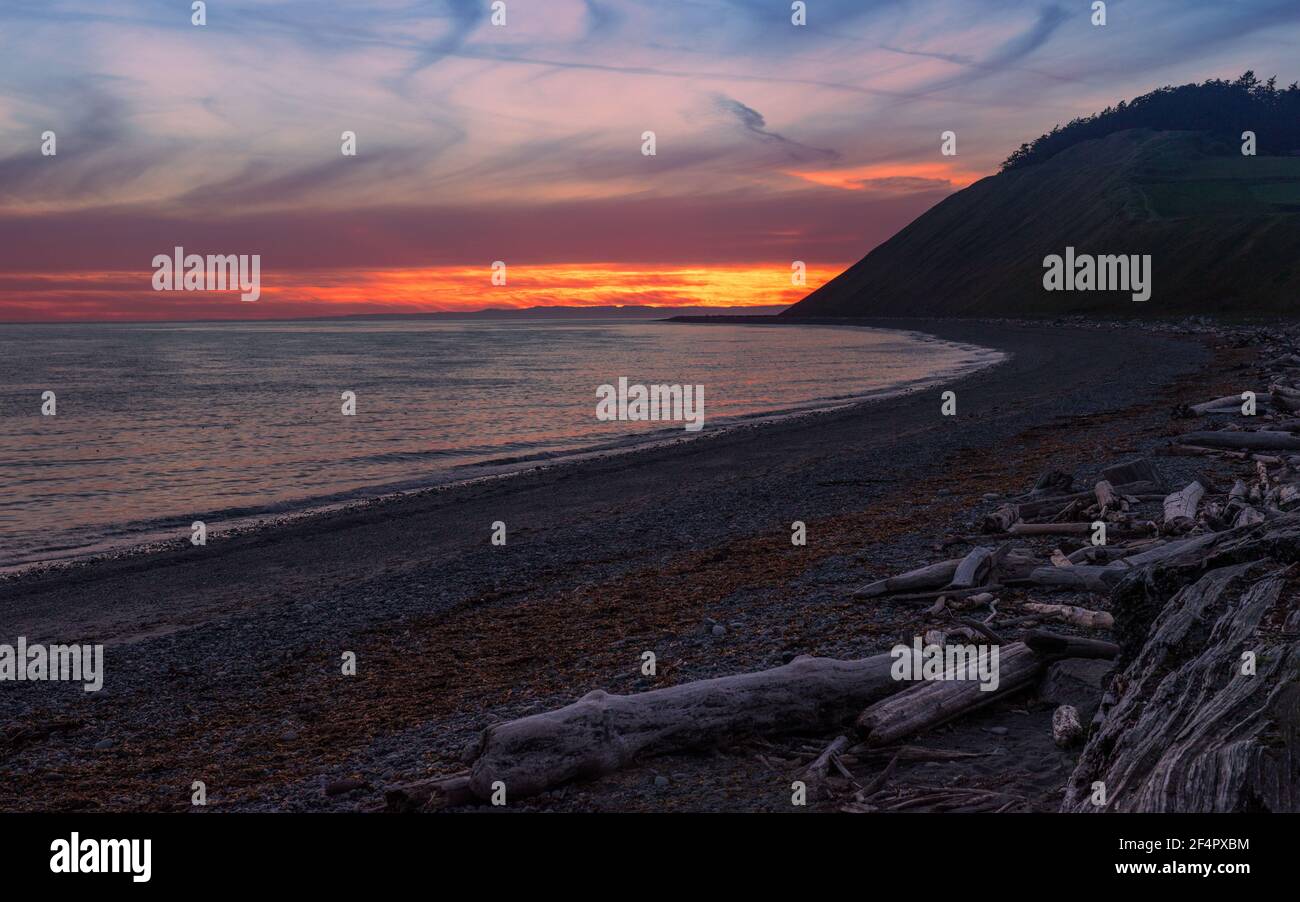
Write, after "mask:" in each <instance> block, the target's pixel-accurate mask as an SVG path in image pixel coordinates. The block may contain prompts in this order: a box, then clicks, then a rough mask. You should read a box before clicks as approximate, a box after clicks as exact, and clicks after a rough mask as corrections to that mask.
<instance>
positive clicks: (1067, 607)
mask: <svg viewBox="0 0 1300 902" xmlns="http://www.w3.org/2000/svg"><path fill="white" fill-rule="evenodd" d="M1025 610H1026V611H1029V612H1030V613H1032V614H1041V615H1042V616H1043V617H1046V618H1047V619H1049V620H1059V621H1061V622H1062V623H1069V624H1073V625H1074V626H1078V627H1082V628H1084V629H1101V630H1108V629H1110V628H1111V627H1113V626H1114V625H1115V618H1114V617H1112V616H1110V614H1108V613H1106V612H1105V611H1090V610H1088V609H1087V608H1080V607H1075V606H1074V605H1072V604H1042V603H1040V602H1034V601H1031V602H1027V603H1026V604H1025Z"/></svg>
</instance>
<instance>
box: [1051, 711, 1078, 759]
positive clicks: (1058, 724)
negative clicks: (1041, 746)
mask: <svg viewBox="0 0 1300 902" xmlns="http://www.w3.org/2000/svg"><path fill="white" fill-rule="evenodd" d="M1082 739H1083V724H1081V723H1079V712H1078V711H1076V710H1075V709H1074V706H1073V705H1061V706H1060V707H1059V708H1057V709H1056V710H1055V711H1053V712H1052V741H1053V742H1055V743H1056V744H1057V745H1058V746H1060V747H1061V748H1063V749H1064V748H1069V747H1070V746H1072V745H1076V744H1077V743H1078V742H1079V741H1080V740H1082Z"/></svg>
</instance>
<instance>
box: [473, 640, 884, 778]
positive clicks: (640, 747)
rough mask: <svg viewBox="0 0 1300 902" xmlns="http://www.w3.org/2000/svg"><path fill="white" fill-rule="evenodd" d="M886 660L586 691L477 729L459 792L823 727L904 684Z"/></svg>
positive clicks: (798, 665)
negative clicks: (629, 690)
mask: <svg viewBox="0 0 1300 902" xmlns="http://www.w3.org/2000/svg"><path fill="white" fill-rule="evenodd" d="M893 660H894V658H893V656H892V655H890V654H882V655H876V656H874V657H871V658H862V659H859V660H853V661H840V660H835V659H832V658H811V657H800V658H796V659H795V660H794V661H792V662H790V663H789V664H786V665H785V666H783V667H776V668H773V669H771V670H763V671H759V672H756V673H742V674H737V675H735V676H727V677H718V678H716V679H712V680H700V681H697V682H693V683H683V684H682V685H680V686H670V687H668V688H665V689H655V690H652V691H650V692H642V693H639V694H636V695H611V694H609V693H607V692H602V691H599V690H597V691H595V692H590V693H588V694H587V695H585V696H583V697H582V698H581V699H579V700H578V701H576V702H574V703H573V704H571V705H568V706H567V707H564V708H560V709H558V710H554V711H546V712H543V713H540V714H533V715H530V716H529V717H524V718H521V719H519V720H512V721H509V722H507V723H500V724H493V725H492V726H490V727H488V728H487V729H486V730H484V731H483V735H482V736H481V737H480V740H479V748H478V753H477V757H476V758H475V759H474V761H473V763H472V764H471V766H470V778H469V788H470V790H471V791H472V792H473V794H474V796H476V797H477V798H478V799H480V800H488V799H490V798H491V796H492V792H493V783H496V782H498V781H500V782H501V783H503V784H504V785H505V789H506V793H507V798H521V797H524V796H530V795H535V794H536V793H539V792H544V791H545V790H547V789H550V788H551V787H554V786H559V785H561V784H562V783H566V782H568V781H570V780H576V779H585V778H592V777H598V776H601V775H604V774H609V773H613V772H614V771H617V770H619V769H621V768H623V767H625V766H627V765H628V764H630V763H632V762H633V761H634V760H635V759H637V758H638V757H640V756H650V755H659V754H663V753H666V752H675V751H681V750H683V749H691V748H704V747H709V746H712V745H716V744H718V743H721V742H724V741H726V740H729V739H735V738H737V737H740V736H744V735H749V734H755V733H789V732H798V731H804V730H807V731H809V732H817V731H820V730H825V729H828V728H833V727H835V726H838V725H840V724H842V723H845V722H846V721H848V720H850V719H852V717H853V716H854V715H855V714H857V713H858V712H859V711H861V710H862V709H863V708H864V707H866V706H867V705H869V704H871V703H872V702H875V701H877V700H879V699H881V698H884V697H885V696H887V695H890V694H892V693H894V692H897V691H898V690H900V689H902V688H903V687H904V686H906V685H907V684H906V683H902V682H899V681H897V680H895V679H894V678H893V676H892V674H891V672H890V671H891V665H892V664H893Z"/></svg>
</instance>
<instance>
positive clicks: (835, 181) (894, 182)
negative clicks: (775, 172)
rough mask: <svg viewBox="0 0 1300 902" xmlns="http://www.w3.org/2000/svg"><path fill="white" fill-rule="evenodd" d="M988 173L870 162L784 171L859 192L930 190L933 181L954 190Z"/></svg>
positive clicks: (952, 167)
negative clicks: (908, 187)
mask: <svg viewBox="0 0 1300 902" xmlns="http://www.w3.org/2000/svg"><path fill="white" fill-rule="evenodd" d="M987 174H988V173H984V172H968V171H965V170H961V169H958V168H957V165H956V164H955V163H946V162H929V163H873V164H871V165H869V166H855V167H853V168H851V169H816V170H803V171H799V170H787V171H786V175H792V176H794V177H795V178H800V179H804V180H805V181H809V182H813V183H815V184H818V185H826V186H828V187H831V188H841V189H843V190H845V191H862V190H865V189H867V188H884V189H886V190H889V189H891V188H892V189H894V190H898V189H899V188H905V186H906V184H907V183H914V184H915V185H916V187H925V188H928V189H933V188H934V185H933V184H932V183H934V182H946V183H947V184H948V185H949V186H950V187H951V188H952V189H953V190H954V191H957V190H959V189H961V188H965V187H966V186H967V185H970V184H972V183H974V182H977V181H979V180H980V179H982V178H984V176H985V175H987Z"/></svg>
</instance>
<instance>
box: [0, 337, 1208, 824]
mask: <svg viewBox="0 0 1300 902" xmlns="http://www.w3.org/2000/svg"><path fill="white" fill-rule="evenodd" d="M865 324H867V325H878V326H882V327H885V328H903V329H911V330H916V331H921V332H926V333H928V334H931V335H934V336H936V337H939V338H944V339H949V340H954V341H960V342H967V343H971V344H977V345H982V346H984V347H991V348H997V349H999V350H1004V351H1008V352H1010V354H1011V355H1012V356H1011V359H1010V360H1009V361H1007V362H1005V363H1003V364H1000V365H998V366H996V367H992V368H990V369H987V370H983V371H980V372H978V373H975V374H973V375H970V376H967V377H964V378H962V379H960V380H958V381H956V382H954V383H952V384H950V385H946V386H944V388H946V389H952V390H954V391H956V392H957V398H958V402H957V403H958V416H956V417H955V418H950V417H941V416H940V415H939V397H938V395H939V391H940V389H933V390H927V391H926V392H925V393H923V394H916V395H911V396H906V397H901V398H894V399H889V400H885V401H879V402H873V403H868V404H865V405H859V406H855V407H853V408H849V409H844V410H837V411H831V412H823V413H818V414H813V415H810V416H807V417H801V418H797V419H792V420H786V421H781V422H775V423H765V424H761V425H756V426H752V427H744V428H740V429H736V430H732V431H728V432H723V433H719V434H716V435H706V436H704V437H703V438H701V439H698V440H693V441H684V442H681V443H677V444H673V445H668V446H661V447H656V448H651V449H646V450H642V451H637V452H633V453H626V454H617V455H610V456H607V457H599V458H594V459H588V460H583V461H577V462H570V463H565V464H562V465H557V466H552V467H547V468H544V469H540V470H536V471H530V472H526V473H523V474H518V475H515V476H512V477H509V478H506V479H500V480H493V481H487V482H480V483H475V484H469V485H461V486H455V487H451V488H447V489H441V490H434V491H430V492H426V493H422V494H417V495H412V496H408V497H404V498H401V499H396V500H392V501H386V502H382V503H374V504H369V505H366V506H363V507H359V508H355V509H352V510H348V511H343V512H335V513H328V514H322V515H319V516H314V517H309V518H305V519H302V520H298V521H296V522H293V523H291V524H287V525H284V526H281V527H278V528H273V529H267V530H263V531H258V532H253V533H249V534H245V535H240V536H235V537H231V538H227V539H217V540H214V541H212V542H210V543H209V545H208V546H207V547H205V548H193V547H186V548H183V549H179V550H168V551H161V552H158V553H153V554H147V555H136V556H128V557H123V558H119V559H114V560H106V561H101V562H96V563H93V564H90V565H87V566H81V567H75V568H70V569H67V570H58V571H53V572H50V573H46V574H34V575H30V576H26V577H23V578H21V579H17V580H10V581H7V582H4V583H0V624H3V627H2V628H0V641H12V638H13V637H16V636H19V635H23V636H26V637H27V638H28V640H29V641H32V642H38V641H59V642H74V641H79V642H87V643H104V644H105V645H106V646H107V651H106V655H105V658H106V671H107V673H106V676H105V689H104V691H102V692H99V693H83V692H82V691H81V688H80V686H79V685H78V686H70V685H67V684H27V683H24V684H12V683H10V684H0V722H2V723H3V724H4V725H5V726H4V727H3V729H4V731H5V732H4V734H3V737H0V775H3V777H4V779H0V810H14V809H60V808H93V809H103V810H122V809H127V810H136V809H147V810H186V809H188V808H189V796H190V789H189V786H190V783H191V781H193V780H203V781H204V782H205V783H206V784H207V787H208V799H209V805H208V809H207V810H209V811H213V810H223V809H224V810H353V809H356V808H359V807H365V806H366V805H367V804H369V803H372V802H373V801H374V800H375V799H376V798H377V797H378V796H380V795H381V793H382V787H384V786H385V785H389V784H394V783H401V782H407V781H412V780H416V779H420V778H422V777H426V776H430V775H433V774H439V773H449V772H451V771H453V770H456V769H458V768H459V767H460V766H461V765H460V764H459V763H458V759H459V755H460V753H461V750H462V749H463V747H464V746H465V745H466V743H468V742H469V741H470V740H471V739H472V738H473V737H474V736H475V735H476V731H477V730H479V729H481V728H482V727H483V726H484V725H486V724H487V723H489V722H491V721H492V720H493V719H495V718H501V717H514V716H518V715H519V714H521V713H527V712H531V711H535V710H541V709H543V708H546V707H552V706H556V705H560V704H565V703H567V702H569V701H572V700H573V699H575V698H576V697H578V696H580V695H582V694H583V693H585V692H587V691H589V690H591V689H594V688H605V689H609V690H611V691H618V692H629V691H640V690H644V689H648V688H653V687H655V686H662V685H668V684H671V683H674V682H680V681H684V680H691V679H700V678H703V677H708V676H716V675H722V674H726V673H734V672H739V671H743V670H753V669H759V668H762V667H767V666H775V665H777V664H780V663H783V662H784V661H786V660H789V659H790V658H791V657H793V656H794V655H796V654H805V653H810V654H823V655H833V656H858V655H865V654H870V653H874V652H877V651H881V650H885V649H887V648H888V647H889V646H891V645H892V644H893V643H894V642H895V641H897V640H898V639H900V638H902V637H904V636H906V635H908V634H909V632H910V631H911V630H914V629H916V628H917V627H916V624H915V620H916V616H917V611H916V610H915V609H908V610H891V609H889V608H888V607H881V606H877V607H876V608H871V609H868V608H864V606H863V605H860V604H854V603H853V602H852V601H851V600H850V598H849V591H850V590H851V589H852V588H853V587H854V586H856V585H858V584H860V583H862V582H865V581H868V580H869V579H872V578H877V577H879V576H884V575H888V574H889V573H891V572H897V571H898V570H901V569H906V568H907V567H910V566H914V565H915V563H916V562H922V561H925V560H929V559H938V555H937V554H936V553H935V552H934V550H933V548H932V546H933V545H934V543H935V542H936V541H937V539H936V537H937V536H940V535H942V534H944V533H945V531H951V530H952V529H954V528H957V529H960V528H961V524H963V523H968V522H969V519H970V512H971V511H972V509H974V508H975V507H976V506H977V505H978V504H979V503H980V497H981V495H982V493H984V492H986V491H989V490H993V491H1007V492H1012V491H1015V492H1018V491H1023V490H1024V489H1025V488H1027V486H1026V485H1025V484H1024V483H1025V482H1026V481H1028V482H1029V483H1032V481H1033V478H1034V477H1035V476H1036V475H1037V473H1038V472H1039V471H1040V470H1041V469H1044V468H1045V466H1046V465H1058V466H1062V467H1063V468H1069V467H1079V468H1080V470H1081V472H1082V471H1083V470H1085V469H1086V468H1087V467H1088V466H1090V465H1095V466H1097V467H1100V466H1103V465H1105V464H1106V463H1110V462H1113V461H1114V460H1115V459H1116V458H1115V456H1114V455H1116V454H1117V453H1120V452H1122V451H1124V450H1130V451H1140V450H1143V448H1144V447H1147V446H1150V445H1152V444H1154V443H1155V442H1156V441H1158V440H1159V438H1160V436H1161V435H1162V434H1163V433H1164V432H1165V431H1167V430H1168V427H1169V419H1168V414H1167V411H1168V407H1169V398H1171V397H1173V396H1174V395H1175V394H1176V392H1175V393H1173V394H1171V393H1170V387H1171V386H1172V385H1174V384H1175V383H1176V382H1178V381H1179V380H1189V379H1190V380H1200V379H1202V377H1201V376H1200V375H1198V374H1202V373H1203V372H1204V370H1205V367H1206V366H1207V364H1208V363H1209V362H1210V360H1211V356H1212V352H1211V351H1210V350H1209V349H1207V347H1206V346H1205V344H1204V343H1203V342H1201V341H1199V340H1197V339H1195V338H1188V337H1178V336H1174V335H1172V334H1165V333H1155V332H1151V331H1144V330H1140V329H1137V328H1120V327H1116V328H1106V329H1102V328H1097V329H1094V328H1087V329H1083V328H1077V327H1074V326H1066V325H1054V324H1050V323H1042V324H1034V325H1024V324H997V323H979V322H967V321H946V322H935V321H921V320H882V321H872V322H867V323H865ZM700 328H708V327H707V326H701V327H700ZM756 328H757V327H756ZM759 375H760V377H767V374H759ZM770 377H771V378H779V374H770ZM1197 384H1203V386H1204V389H1203V390H1202V389H1198V390H1197V392H1196V394H1197V396H1204V397H1211V396H1213V391H1211V390H1210V386H1211V383H1210V382H1201V383H1197ZM1221 393H1222V392H1221ZM706 432H707V427H706ZM498 520H499V521H504V522H505V524H506V528H507V537H508V540H507V544H506V546H505V547H494V546H493V545H491V543H490V541H489V538H490V535H491V525H492V523H493V522H494V521H498ZM795 520H802V521H804V522H805V523H806V524H807V528H808V545H807V546H806V547H794V546H792V545H791V543H790V538H789V537H790V524H791V522H792V521H795ZM714 624H717V625H720V626H722V628H723V632H722V634H721V635H715V632H716V631H715V630H713V628H712V627H713V625H714ZM643 650H654V651H655V652H656V654H657V656H658V659H659V672H658V675H657V676H656V677H655V678H653V679H651V678H647V677H642V676H641V673H640V655H641V652H642V651H643ZM345 651H352V652H355V653H356V656H357V668H358V673H357V675H356V676H355V677H345V676H343V675H342V674H341V673H340V661H341V656H342V654H343V652H345ZM1042 716H1043V713H1042V712H1041V711H1037V712H1035V711H1032V710H1028V709H1026V710H1025V712H1024V713H1023V714H1016V713H1015V711H1014V709H1008V710H1001V711H994V712H991V713H990V714H989V717H990V718H998V717H1009V718H1012V719H1013V721H1014V720H1015V719H1016V718H1029V719H1030V720H1033V718H1035V717H1036V718H1038V719H1040V720H1041V718H1042ZM1046 716H1047V718H1048V720H1049V721H1050V711H1048V712H1047V714H1046ZM989 723H996V720H994V721H988V722H985V723H983V724H982V725H980V726H976V727H974V729H977V730H982V729H983V728H984V727H986V726H988V724H989ZM1041 726H1042V725H1041V724H1038V723H1037V722H1036V721H1035V722H1034V725H1033V729H1032V731H1030V730H1022V731H1010V732H1008V733H1005V734H1003V733H997V732H994V733H987V734H984V735H985V736H986V737H997V738H1001V737H1004V736H1007V735H1012V736H1013V739H1014V737H1015V736H1017V735H1021V734H1023V735H1024V737H1026V739H1028V738H1031V734H1032V737H1038V738H1041V735H1042V733H1043V730H1042V729H1041ZM1048 733H1049V734H1050V730H1048ZM977 738H978V736H977ZM789 741H791V742H802V743H809V742H812V743H813V744H815V742H816V740H815V739H812V740H810V739H807V738H804V739H801V740H799V739H796V740H789ZM1035 741H1036V740H1035ZM1035 748H1036V746H1033V745H1031V746H1029V747H1028V748H1027V749H1020V750H1019V752H1018V753H1017V754H1018V755H1019V757H1020V758H1030V757H1034V755H1038V753H1037V752H1035V751H1034V749H1035ZM1050 751H1051V745H1050V735H1049V736H1048V739H1047V749H1046V750H1043V751H1042V754H1041V755H1038V757H1040V758H1042V759H1043V760H1042V761H1040V762H1039V764H1041V766H1042V769H1043V772H1042V773H1037V775H1036V776H1030V777H1026V778H1025V780H1027V781H1028V782H1027V783H1026V785H1027V786H1029V787H1030V794H1031V795H1035V806H1036V807H1044V808H1050V807H1051V798H1050V795H1051V786H1052V785H1053V781H1054V780H1056V778H1057V772H1058V771H1059V770H1060V768H1062V767H1064V766H1065V762H1055V763H1054V762H1053V761H1052V760H1048V759H1047V758H1046V757H1044V756H1046V755H1048V754H1049V753H1050ZM998 757H999V756H996V755H994V756H992V757H991V758H990V759H989V761H987V762H985V763H986V765H987V769H988V770H989V773H990V774H994V773H997V772H999V771H1007V767H1006V766H1005V764H1004V763H1002V762H999V761H998V760H997V758H998ZM757 760H758V759H757V758H756V757H755V753H754V752H753V750H752V749H729V750H726V749H724V750H718V751H715V752H712V753H709V754H702V755H694V756H675V757H674V758H672V759H656V760H653V761H650V762H647V763H646V765H644V766H643V767H638V768H634V769H632V770H629V771H628V772H626V773H623V774H620V775H616V776H615V777H612V778H609V779H607V780H603V781H599V782H597V783H590V784H584V785H580V786H574V787H570V788H568V789H564V790H560V791H557V792H554V793H549V794H547V795H545V796H542V797H539V798H538V799H535V800H530V801H529V802H528V803H526V804H524V805H521V806H520V807H527V808H535V809H548V808H549V809H557V808H559V809H577V810H664V809H670V810H676V809H690V810H720V809H726V810H766V809H770V810H788V809H789V799H788V795H789V793H788V786H789V781H788V779H786V775H784V774H773V773H769V772H767V771H768V770H770V768H769V767H768V766H767V765H763V764H762V763H761V762H760V763H759V764H755V762H756V761H757ZM768 760H769V761H770V760H771V759H770V758H769V759H768ZM941 767H948V765H942V766H941ZM776 769H777V770H780V768H779V767H778V768H776ZM655 777H661V778H663V779H660V780H658V781H656V780H655V779H654V778H655ZM1061 778H1062V779H1063V775H1061ZM664 779H666V780H667V784H666V785H665V782H664ZM346 780H354V781H356V782H357V783H358V784H359V787H358V788H356V789H354V790H351V791H345V790H346V787H347V785H348V784H346V783H341V782H340V781H346ZM327 787H329V788H330V789H331V790H332V792H331V793H330V794H327V793H326V788H327ZM1039 795H1041V796H1042V798H1041V799H1039V798H1037V796H1039Z"/></svg>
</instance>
